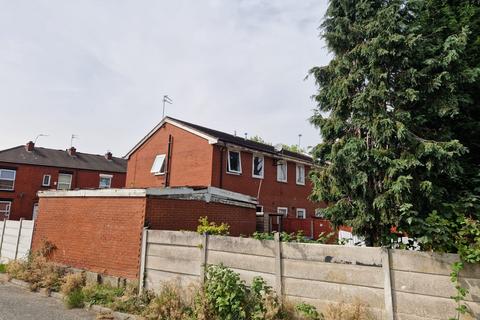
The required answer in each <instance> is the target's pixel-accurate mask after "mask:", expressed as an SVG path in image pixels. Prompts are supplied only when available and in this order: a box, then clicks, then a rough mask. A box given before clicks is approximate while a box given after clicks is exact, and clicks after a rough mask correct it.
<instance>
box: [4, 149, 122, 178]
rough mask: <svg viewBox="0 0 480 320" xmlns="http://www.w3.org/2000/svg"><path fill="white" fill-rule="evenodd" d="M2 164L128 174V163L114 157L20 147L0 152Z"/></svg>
mask: <svg viewBox="0 0 480 320" xmlns="http://www.w3.org/2000/svg"><path fill="white" fill-rule="evenodd" d="M0 162H8V163H20V164H31V165H39V166H49V167H59V168H70V169H84V170H95V171H105V172H121V173H124V172H127V161H126V160H125V159H122V158H116V157H112V160H107V159H105V157H104V156H103V155H97V154H89V153H82V152H76V155H75V156H73V157H72V156H70V155H69V154H68V152H67V151H65V150H55V149H48V148H41V147H35V149H33V151H27V150H25V146H18V147H14V148H11V149H6V150H2V151H0Z"/></svg>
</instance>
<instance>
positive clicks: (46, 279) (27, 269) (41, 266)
mask: <svg viewBox="0 0 480 320" xmlns="http://www.w3.org/2000/svg"><path fill="white" fill-rule="evenodd" d="M6 271H7V273H8V275H9V276H10V277H11V278H15V279H19V280H23V281H26V282H28V283H29V284H30V290H32V291H36V290H38V289H41V288H44V289H47V290H48V291H59V289H60V286H61V285H62V277H63V276H64V275H65V273H66V269H65V268H64V267H62V266H59V265H56V264H54V263H50V262H48V261H47V259H46V258H45V257H44V256H42V255H41V254H39V253H35V254H30V255H29V256H28V258H27V259H25V260H12V261H10V262H9V263H8V264H7V266H6Z"/></svg>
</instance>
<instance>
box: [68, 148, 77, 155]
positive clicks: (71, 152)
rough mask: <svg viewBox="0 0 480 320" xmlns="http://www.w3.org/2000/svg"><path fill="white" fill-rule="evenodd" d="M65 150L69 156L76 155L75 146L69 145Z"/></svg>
mask: <svg viewBox="0 0 480 320" xmlns="http://www.w3.org/2000/svg"><path fill="white" fill-rule="evenodd" d="M67 152H68V154H69V155H70V156H71V157H75V156H76V155H77V149H75V147H70V148H69V149H67Z"/></svg>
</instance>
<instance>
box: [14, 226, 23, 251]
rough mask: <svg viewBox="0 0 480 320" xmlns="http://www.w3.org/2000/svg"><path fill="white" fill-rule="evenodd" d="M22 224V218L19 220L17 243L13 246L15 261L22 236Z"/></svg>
mask: <svg viewBox="0 0 480 320" xmlns="http://www.w3.org/2000/svg"><path fill="white" fill-rule="evenodd" d="M22 223H23V218H20V224H19V225H18V234H17V243H16V244H15V260H16V259H17V255H18V245H19V244H20V236H21V234H22Z"/></svg>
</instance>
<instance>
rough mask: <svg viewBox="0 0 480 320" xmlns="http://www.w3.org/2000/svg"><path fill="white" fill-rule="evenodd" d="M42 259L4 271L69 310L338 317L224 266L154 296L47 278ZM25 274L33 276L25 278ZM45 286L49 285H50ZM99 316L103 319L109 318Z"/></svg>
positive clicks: (166, 318)
mask: <svg viewBox="0 0 480 320" xmlns="http://www.w3.org/2000/svg"><path fill="white" fill-rule="evenodd" d="M41 258H42V259H41ZM44 259H45V257H42V256H41V255H40V254H38V255H32V258H31V259H29V260H25V261H23V262H22V261H14V262H10V263H9V264H8V265H7V272H8V273H9V275H10V276H11V277H14V278H17V279H21V280H24V281H32V282H30V284H31V288H32V289H38V288H41V287H42V288H49V289H50V290H55V291H60V292H61V293H63V294H64V297H65V298H64V301H65V305H66V306H67V307H68V308H82V307H84V306H86V307H88V306H91V305H101V306H105V307H107V308H110V309H112V310H113V311H119V312H125V313H130V314H136V315H141V316H143V317H145V318H146V319H149V320H157V319H158V320H330V319H340V318H330V317H328V316H326V317H324V316H323V315H322V314H321V313H320V312H319V311H317V310H316V308H315V307H314V306H311V305H308V304H305V303H302V304H300V305H298V306H296V307H295V306H293V305H292V304H291V303H289V302H286V301H282V300H281V299H280V298H279V297H278V296H277V295H276V293H275V291H274V290H273V289H272V288H271V287H269V286H268V285H267V283H266V282H265V280H264V279H262V278H261V277H255V278H254V279H253V280H252V283H251V284H250V285H247V284H246V283H245V281H243V280H241V279H240V276H239V274H237V273H235V272H234V271H232V270H231V269H229V268H227V267H225V266H223V265H218V266H215V265H211V266H208V267H207V268H206V279H205V283H204V285H203V286H200V285H191V286H190V287H188V288H184V287H182V286H181V285H180V284H179V282H177V281H172V282H168V283H165V284H164V285H163V286H162V288H161V290H160V291H159V293H158V294H154V293H153V292H151V291H145V292H143V293H142V294H140V295H139V294H138V291H137V287H136V286H132V285H128V286H126V287H119V288H117V287H112V286H109V285H105V284H88V283H86V279H85V276H84V274H83V273H68V272H67V271H66V270H65V269H62V272H57V273H54V274H55V276H52V275H51V274H50V273H49V272H51V271H52V270H56V271H57V270H60V269H58V266H56V265H55V264H53V263H51V262H48V261H46V260H44ZM35 268H38V270H37V269H35ZM46 271H48V272H46ZM28 272H31V273H32V274H35V275H36V276H27V274H28ZM40 275H41V276H40ZM51 278H54V279H55V285H51V282H50V280H48V281H47V279H51ZM45 283H49V286H46V285H45ZM102 317H103V316H102ZM104 318H108V315H105V317H104ZM342 319H343V318H342ZM345 319H347V318H345ZM348 319H352V320H353V319H354V320H357V318H348ZM358 319H363V318H358Z"/></svg>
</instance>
